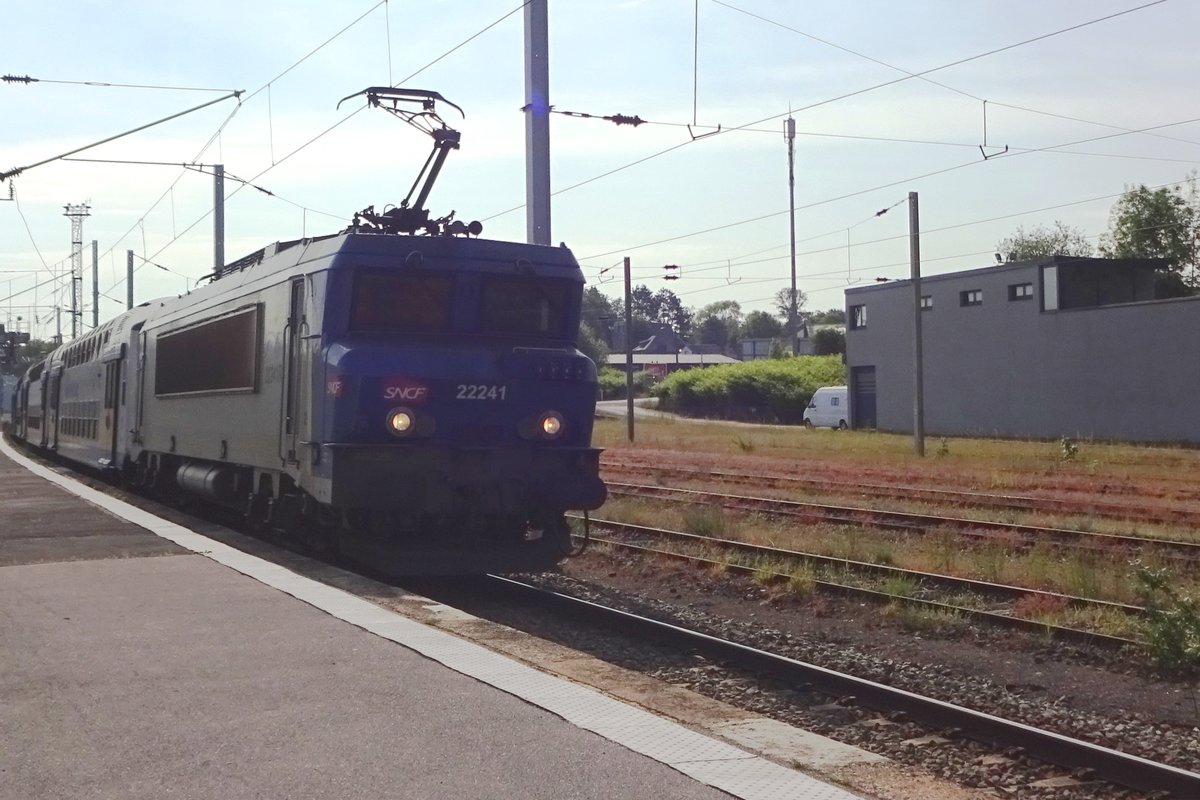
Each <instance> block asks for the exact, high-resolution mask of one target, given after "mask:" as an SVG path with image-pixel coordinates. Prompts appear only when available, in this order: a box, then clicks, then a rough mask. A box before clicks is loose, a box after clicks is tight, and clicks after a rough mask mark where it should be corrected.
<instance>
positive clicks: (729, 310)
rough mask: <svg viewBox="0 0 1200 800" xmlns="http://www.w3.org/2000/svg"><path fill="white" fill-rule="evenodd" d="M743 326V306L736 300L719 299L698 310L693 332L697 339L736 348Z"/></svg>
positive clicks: (706, 342) (705, 342)
mask: <svg viewBox="0 0 1200 800" xmlns="http://www.w3.org/2000/svg"><path fill="white" fill-rule="evenodd" d="M741 327H742V307H741V306H740V305H739V304H738V302H737V301H736V300H718V301H717V302H715V303H709V304H708V305H706V306H705V307H704V308H702V309H700V310H699V311H698V312H696V316H695V319H694V320H693V328H692V332H693V335H694V336H695V339H696V341H698V342H700V343H702V344H715V345H717V346H718V347H724V348H731V349H732V348H736V347H737V345H738V333H739V331H740V330H741Z"/></svg>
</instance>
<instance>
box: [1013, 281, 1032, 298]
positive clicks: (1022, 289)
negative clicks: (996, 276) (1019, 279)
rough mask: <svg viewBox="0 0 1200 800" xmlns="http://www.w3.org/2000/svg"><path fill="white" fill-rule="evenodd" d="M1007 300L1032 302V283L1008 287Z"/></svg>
mask: <svg viewBox="0 0 1200 800" xmlns="http://www.w3.org/2000/svg"><path fill="white" fill-rule="evenodd" d="M1008 299H1009V300H1032V299H1033V284H1032V283H1014V284H1010V285H1009V287H1008Z"/></svg>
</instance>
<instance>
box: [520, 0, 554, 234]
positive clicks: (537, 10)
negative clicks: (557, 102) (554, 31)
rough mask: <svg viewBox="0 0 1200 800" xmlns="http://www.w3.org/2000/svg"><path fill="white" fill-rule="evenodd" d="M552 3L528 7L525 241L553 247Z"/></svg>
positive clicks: (534, 1) (533, 0)
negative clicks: (549, 10)
mask: <svg viewBox="0 0 1200 800" xmlns="http://www.w3.org/2000/svg"><path fill="white" fill-rule="evenodd" d="M548 1H549V0H529V1H528V2H527V3H526V4H525V109H524V110H525V239H526V241H527V242H529V243H530V244H550V58H549V54H550V32H549V31H550V26H549V22H548V20H547V14H546V5H547V3H548Z"/></svg>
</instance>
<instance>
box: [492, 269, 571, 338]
mask: <svg viewBox="0 0 1200 800" xmlns="http://www.w3.org/2000/svg"><path fill="white" fill-rule="evenodd" d="M572 287H573V284H572V283H570V282H569V281H563V280H554V279H531V278H519V277H507V276H499V275H492V276H487V277H485V278H484V280H483V296H482V303H481V305H480V311H479V330H480V332H481V333H499V334H517V335H523V336H544V337H550V338H566V326H567V310H568V307H569V305H570V298H571V290H572Z"/></svg>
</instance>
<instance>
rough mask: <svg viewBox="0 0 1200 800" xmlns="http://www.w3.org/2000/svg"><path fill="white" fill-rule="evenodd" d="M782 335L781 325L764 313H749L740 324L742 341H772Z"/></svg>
mask: <svg viewBox="0 0 1200 800" xmlns="http://www.w3.org/2000/svg"><path fill="white" fill-rule="evenodd" d="M783 334H784V330H783V323H781V322H780V321H779V320H777V319H775V317H773V316H772V315H770V314H768V313H767V312H766V311H751V312H750V313H749V314H747V315H746V321H745V322H743V323H742V338H743V339H774V338H776V337H778V336H783Z"/></svg>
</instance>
